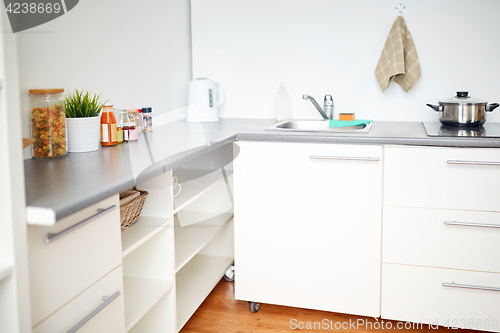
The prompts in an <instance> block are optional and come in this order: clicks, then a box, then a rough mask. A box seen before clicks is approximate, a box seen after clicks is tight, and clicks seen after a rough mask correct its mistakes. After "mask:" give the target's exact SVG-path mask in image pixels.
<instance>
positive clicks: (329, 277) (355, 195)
mask: <svg viewBox="0 0 500 333" xmlns="http://www.w3.org/2000/svg"><path fill="white" fill-rule="evenodd" d="M236 145H237V146H239V149H240V151H239V155H238V156H237V157H236V158H235V161H234V192H235V193H234V196H235V262H236V280H235V283H236V285H235V292H236V298H237V299H240V300H248V301H255V302H263V303H271V304H278V305H286V306H294V307H301V308H310V309H318V310H326V311H334V312H343V313H350V314H358V315H366V316H379V315H380V261H381V258H380V248H381V207H382V147H381V146H360V145H332V144H308V143H274V142H273V143H271V142H240V141H239V142H237V143H236Z"/></svg>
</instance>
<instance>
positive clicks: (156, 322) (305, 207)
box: [25, 119, 500, 333]
mask: <svg viewBox="0 0 500 333" xmlns="http://www.w3.org/2000/svg"><path fill="white" fill-rule="evenodd" d="M273 124H275V122H274V120H250V119H222V120H221V121H220V122H217V123H206V124H194V123H185V122H178V123H172V124H167V125H164V126H159V127H156V128H155V131H154V132H153V133H143V134H142V135H141V136H140V139H139V141H138V142H129V143H126V144H122V145H119V146H117V147H111V148H101V149H100V150H99V151H96V152H93V153H86V154H69V155H68V156H67V157H66V158H62V159H58V160H54V161H35V160H27V161H25V169H26V193H27V205H28V206H29V207H28V217H30V215H29V212H30V209H32V210H33V215H32V216H35V217H37V216H42V217H45V216H44V215H37V214H36V213H37V210H38V209H42V210H43V209H45V210H50V211H52V213H53V214H52V217H53V218H52V220H50V219H47V220H43V219H40V220H35V221H31V223H33V224H34V225H32V226H30V227H29V229H28V236H29V240H28V248H29V252H30V267H31V272H30V274H31V279H30V280H31V283H32V300H34V306H32V307H33V309H34V312H33V318H34V320H33V326H34V332H36V333H42V332H50V331H53V330H54V329H55V328H56V327H59V326H55V325H56V324H57V325H61V326H60V328H61V329H62V328H64V329H65V330H66V326H62V325H70V322H75V321H77V319H78V317H79V316H81V315H82V314H84V313H81V312H82V309H83V308H84V307H83V305H82V304H83V303H85V302H84V298H83V297H82V296H77V294H78V293H79V292H82V291H84V293H83V294H82V295H85V293H94V294H95V296H96V297H97V296H99V293H100V294H104V295H106V297H110V296H111V295H113V296H115V299H116V300H115V301H113V303H112V306H110V307H109V308H108V309H107V310H106V312H105V313H107V316H106V317H103V316H101V317H100V319H99V320H97V319H95V320H92V321H91V322H89V324H86V327H88V329H91V328H92V327H93V326H92V325H98V324H102V325H112V328H113V330H111V329H110V332H111V331H113V332H115V331H116V332H124V331H125V332H141V333H144V332H156V331H158V330H161V331H165V332H178V331H179V330H180V329H182V327H183V325H184V324H185V323H186V321H187V320H188V319H189V317H190V316H191V315H192V314H193V313H194V311H195V310H196V308H197V307H198V306H199V305H200V304H201V302H203V300H204V298H205V297H206V296H207V295H208V293H209V292H210V291H211V290H212V288H213V287H214V286H215V284H216V283H217V281H218V280H220V278H221V277H222V276H223V275H224V272H225V270H226V269H227V268H228V266H229V265H231V263H232V261H233V260H236V262H237V263H238V266H237V267H238V268H237V278H236V280H235V281H236V284H235V288H236V290H235V291H236V293H235V295H236V298H237V299H241V300H247V301H249V302H250V310H251V311H253V312H255V311H258V303H259V302H263V303H271V304H279V305H286V306H295V307H304V308H310V309H320V310H326V311H333V312H340V313H348V314H358V315H364V316H373V317H382V318H384V319H394V320H404V321H414V322H427V321H428V320H429V319H430V320H431V321H432V324H435V323H438V324H439V325H446V321H445V320H446V319H451V320H453V319H455V318H458V317H457V316H460V319H462V318H468V317H470V318H476V317H477V318H479V316H480V315H481V316H483V317H484V318H483V317H481V318H482V319H481V320H480V322H478V325H484V324H485V322H488V323H492V321H493V320H497V319H496V318H495V314H496V313H499V312H500V311H498V310H499V309H500V300H499V299H498V298H497V297H496V293H494V291H497V290H498V288H499V287H500V267H499V266H498V264H497V262H496V261H495V260H490V259H488V258H489V255H488V254H489V253H491V252H493V253H494V252H496V251H497V250H500V248H499V247H498V245H497V244H500V242H498V240H499V235H498V230H500V229H499V228H500V226H499V225H498V223H497V222H496V220H497V219H498V218H497V215H498V214H499V213H500V207H499V205H498V204H497V201H498V200H497V197H498V196H497V195H496V188H498V187H500V177H499V173H498V171H497V168H498V166H500V155H499V154H498V150H497V149H494V148H500V139H492V138H449V137H428V136H427V134H426V132H425V129H424V127H423V125H422V123H416V122H374V124H373V126H372V128H371V130H370V132H369V133H366V134H354V133H351V134H349V133H302V132H296V133H295V132H274V131H266V130H265V129H266V128H268V127H270V126H272V125H273ZM493 125H495V124H493ZM495 126H497V125H495ZM232 142H234V144H232ZM491 148H493V149H491ZM221 152H223V153H221ZM211 155H213V156H211ZM207 156H211V157H210V158H208V159H207ZM221 156H224V159H223V160H222V161H221V160H218V159H219V158H220V157H221ZM227 156H230V158H229V159H228V158H227ZM232 160H234V163H231V161H232ZM205 166H209V167H208V169H209V170H210V172H209V173H207V172H200V169H204V167H205ZM233 169H234V172H233ZM173 176H176V177H178V180H179V183H180V184H181V185H182V191H181V194H179V195H178V196H177V197H176V195H175V194H174V193H175V192H176V191H175V190H173V189H174V188H175V186H174V185H175V182H176V180H175V177H173ZM233 179H234V185H233ZM456 179H465V180H466V179H475V181H476V182H477V185H476V187H475V189H476V190H477V191H479V192H481V193H484V195H483V196H477V195H472V196H464V195H463V193H462V189H463V183H461V182H456V181H454V180H456ZM133 186H137V187H138V189H143V190H147V191H148V192H149V197H148V199H147V201H146V204H145V206H144V209H143V212H142V214H141V217H140V218H139V221H138V222H137V223H136V224H134V225H132V226H131V227H130V228H128V229H127V230H125V231H123V232H121V233H120V232H119V214H117V210H115V211H114V212H112V213H110V214H108V215H106V216H104V217H102V216H101V217H99V221H98V222H93V223H90V224H89V225H88V226H86V227H84V228H80V229H78V231H75V232H71V233H70V234H69V235H68V236H65V237H62V238H61V240H57V241H55V242H54V244H53V245H46V244H43V237H45V235H47V238H46V243H47V239H48V240H49V241H48V242H49V243H50V242H51V239H52V238H53V237H54V235H58V234H60V233H62V232H64V231H65V230H66V229H67V228H72V226H73V225H75V221H78V220H79V219H81V217H79V218H77V217H78V216H90V215H91V214H95V212H96V211H97V212H98V213H97V214H96V215H98V214H101V213H102V212H106V211H110V210H112V209H113V208H117V206H119V204H118V200H117V197H118V195H117V194H118V193H119V192H121V191H123V190H126V189H129V188H131V187H133ZM429 189H432V190H431V191H429ZM233 194H234V198H233ZM444 194H446V195H444ZM233 203H234V216H235V217H234V220H235V222H234V223H233ZM291 207H293V208H291ZM256 208H258V209H256ZM443 221H444V223H443ZM56 222H57V223H56ZM77 224H78V223H77ZM233 225H234V227H233ZM471 227H472V228H471ZM474 227H476V228H474ZM477 227H480V228H477ZM263 230H265V232H263ZM409 230H411V234H412V235H413V234H415V235H418V237H417V238H416V239H418V240H420V241H416V240H415V241H413V239H412V238H411V237H410V240H407V238H408V231H409ZM233 235H234V241H233ZM465 239H467V240H468V241H467V242H464V240H465ZM401 240H405V241H401ZM120 242H121V247H120ZM422 244H426V245H425V246H424V245H422ZM88 245H91V246H92V251H89V250H88V249H87V246H88ZM427 247H429V248H432V251H428V248H427ZM65 252H68V253H69V254H71V255H66V254H65ZM234 253H236V257H235V254H234ZM74 257H78V258H80V259H79V261H78V264H72V262H73V261H72V258H74ZM235 258H236V259H235ZM40 263H45V265H46V266H48V265H54V269H52V270H46V269H45V268H44V266H43V265H42V266H41V265H40ZM96 263H98V264H96ZM80 271H82V272H84V274H80V273H79V272H80ZM56 273H57V274H56ZM54 274H55V275H54ZM78 274H79V275H80V277H79V279H78V281H79V283H68V282H66V281H72V280H74V277H75V276H76V275H78ZM311 274H313V276H311ZM314 274H318V276H316V277H315V276H314ZM121 276H123V280H121V279H120V277H121ZM400 276H404V277H405V278H404V279H403V280H401V279H400V278H399V277H400ZM420 276H423V277H425V279H424V280H422V281H421V280H419V279H418V278H417V277H420ZM311 278H314V279H315V283H314V284H311V283H309V282H310V281H309V280H310V279H311ZM96 279H97V280H98V281H97V282H95V281H96ZM58 281H59V282H58ZM408 281H409V282H410V283H411V284H410V285H409V284H408ZM57 282H58V283H57ZM92 283H93V284H92ZM54 288H58V289H57V290H59V289H60V288H63V290H65V292H64V293H59V294H58V296H59V297H57V298H56V297H51V296H50V295H51V294H53V293H55V289H54ZM120 293H123V295H124V297H122V296H121V295H120ZM320 295H321V296H320ZM402 297H403V298H404V299H405V302H406V306H405V307H401V306H400V305H399V304H400V302H401V300H402ZM65 302H66V304H65V305H64V307H63V310H64V311H63V310H58V311H57V312H56V313H55V314H53V315H50V311H51V310H52V311H53V310H55V309H57V307H58V306H59V307H60V306H61V305H63V304H64V303H65ZM475 304H484V306H480V307H478V306H476V305H475ZM123 309H124V310H123ZM443 309H445V310H443ZM65 311H70V312H71V313H74V314H75V315H74V318H71V319H66V322H67V323H65V322H64V321H63V320H62V318H66V317H65V315H64V313H65ZM104 318H108V319H104ZM476 322H477V320H476ZM476 322H475V323H476ZM113 323H114V324H113ZM467 323H468V322H467ZM497 323H498V321H497ZM449 324H450V326H451V324H453V322H449ZM67 327H70V326H67ZM465 327H468V328H471V327H470V326H465ZM474 327H476V328H479V326H474ZM483 328H485V329H486V327H484V326H483ZM488 330H492V331H496V332H498V331H499V330H498V327H493V326H490V329H488Z"/></svg>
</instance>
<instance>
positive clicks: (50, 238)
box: [45, 205, 116, 244]
mask: <svg viewBox="0 0 500 333" xmlns="http://www.w3.org/2000/svg"><path fill="white" fill-rule="evenodd" d="M114 209H116V205H113V206H111V207H108V208H106V209H98V210H97V214H94V215H92V216H90V217H88V218H86V219H85V220H83V221H80V222H78V223H77V224H73V225H72V226H71V227H68V228H66V229H64V230H62V231H60V232H58V233H56V234H53V233H50V232H49V233H48V234H47V238H45V243H46V244H49V243H50V242H53V241H55V240H56V239H58V238H60V237H62V236H64V235H66V234H68V233H70V232H72V231H73V230H75V229H78V228H80V227H81V226H83V225H85V224H87V223H89V222H92V221H94V220H95V219H97V218H98V217H100V216H102V215H105V214H107V213H109V212H110V211H112V210H114Z"/></svg>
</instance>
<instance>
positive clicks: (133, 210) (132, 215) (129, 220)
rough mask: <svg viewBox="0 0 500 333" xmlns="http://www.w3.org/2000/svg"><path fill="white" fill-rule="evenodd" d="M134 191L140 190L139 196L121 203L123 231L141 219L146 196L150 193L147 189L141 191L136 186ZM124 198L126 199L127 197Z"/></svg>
mask: <svg viewBox="0 0 500 333" xmlns="http://www.w3.org/2000/svg"><path fill="white" fill-rule="evenodd" d="M134 192H140V194H139V196H138V197H137V198H135V199H133V200H132V201H130V202H127V203H124V204H120V220H121V226H122V231H123V230H125V229H127V228H128V227H130V226H131V225H132V224H134V223H135V222H137V220H139V215H141V210H142V206H144V201H146V197H147V196H148V195H149V193H148V192H147V191H140V190H138V189H137V188H135V187H134ZM124 199H126V197H125V198H124Z"/></svg>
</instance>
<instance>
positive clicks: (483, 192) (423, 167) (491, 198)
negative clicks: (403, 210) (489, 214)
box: [384, 146, 500, 211]
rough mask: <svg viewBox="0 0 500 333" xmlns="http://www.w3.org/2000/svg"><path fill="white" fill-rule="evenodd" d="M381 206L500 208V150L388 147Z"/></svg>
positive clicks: (385, 156)
mask: <svg viewBox="0 0 500 333" xmlns="http://www.w3.org/2000/svg"><path fill="white" fill-rule="evenodd" d="M384 170H385V171H384V173H385V175H386V177H385V178H384V192H385V198H384V205H385V206H398V207H422V208H441V209H464V210H484V211H500V201H499V200H498V193H499V190H498V189H499V188H500V152H499V150H498V149H488V148H443V147H416V146H415V147H412V146H388V147H385V150H384Z"/></svg>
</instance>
